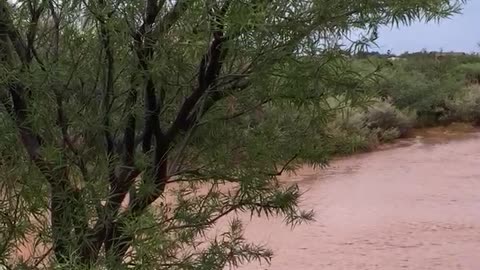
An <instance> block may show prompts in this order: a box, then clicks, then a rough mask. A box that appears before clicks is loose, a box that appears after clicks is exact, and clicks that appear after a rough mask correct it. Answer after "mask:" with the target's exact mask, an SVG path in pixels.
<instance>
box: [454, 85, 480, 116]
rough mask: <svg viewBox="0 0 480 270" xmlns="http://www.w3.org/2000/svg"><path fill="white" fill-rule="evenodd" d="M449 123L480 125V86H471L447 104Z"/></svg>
mask: <svg viewBox="0 0 480 270" xmlns="http://www.w3.org/2000/svg"><path fill="white" fill-rule="evenodd" d="M446 105H447V107H448V110H449V114H448V115H447V117H448V120H449V121H459V122H474V123H476V124H477V125H478V124H480V86H479V85H475V86H470V87H467V88H465V89H464V90H463V91H460V92H459V93H457V94H456V95H455V96H454V97H453V98H452V99H450V100H448V101H447V102H446Z"/></svg>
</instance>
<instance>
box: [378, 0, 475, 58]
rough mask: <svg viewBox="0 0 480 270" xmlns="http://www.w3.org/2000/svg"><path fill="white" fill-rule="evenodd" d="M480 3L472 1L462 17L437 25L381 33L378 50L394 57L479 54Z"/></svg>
mask: <svg viewBox="0 0 480 270" xmlns="http://www.w3.org/2000/svg"><path fill="white" fill-rule="evenodd" d="M479 42H480V0H470V1H469V2H468V3H467V5H466V6H465V7H464V10H463V14H459V15H456V16H453V17H452V18H450V19H447V20H443V21H442V22H440V23H439V24H438V23H429V24H426V23H416V24H413V25H411V26H408V27H407V26H403V27H400V28H399V29H397V28H390V27H386V28H383V29H382V30H381V31H380V32H379V39H378V41H377V44H378V45H379V48H371V49H372V50H378V51H382V52H386V51H387V50H391V51H392V52H393V53H402V52H405V51H410V52H413V51H420V50H422V49H423V48H425V49H427V50H429V51H430V50H440V49H443V51H463V52H480V47H479V46H478V43H479Z"/></svg>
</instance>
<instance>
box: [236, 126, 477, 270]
mask: <svg viewBox="0 0 480 270" xmlns="http://www.w3.org/2000/svg"><path fill="white" fill-rule="evenodd" d="M400 146H403V147H397V148H385V149H383V151H377V152H372V153H366V154H359V155H354V156H352V157H349V158H342V159H339V160H336V161H334V162H333V163H332V164H331V166H330V167H329V168H328V169H324V170H314V169H312V168H309V167H305V168H303V169H301V170H300V171H298V172H297V174H296V175H295V176H285V178H284V179H283V180H284V181H292V180H294V181H297V182H298V184H299V185H300V187H301V188H303V189H304V190H308V192H307V193H306V194H305V196H304V207H305V208H313V209H315V211H316V220H317V221H316V222H314V223H312V224H307V225H301V226H299V227H297V228H295V229H294V230H293V231H291V230H290V228H289V227H287V226H284V225H282V224H281V220H275V219H273V220H270V221H266V220H263V219H253V220H249V219H247V218H245V220H246V222H247V236H248V238H249V239H252V240H253V241H256V242H261V243H264V244H267V245H268V246H270V247H272V248H273V250H274V252H275V257H274V259H273V261H272V264H271V266H268V265H266V264H263V265H258V264H250V265H247V266H245V267H244V268H242V269H249V270H252V269H262V270H263V269H276V270H283V269H289V270H290V269H305V270H314V269H315V270H316V269H332V270H333V269H335V270H337V269H346V270H362V269H365V270H366V269H382V270H385V269H415V270H417V269H438V270H444V269H445V270H447V269H448V270H450V269H472V270H474V269H475V270H476V269H480V258H479V257H478V254H480V214H479V209H480V136H479V134H478V133H469V134H467V133H465V132H464V131H456V130H455V129H448V128H437V129H429V130H422V131H418V132H417V133H416V134H415V138H411V139H407V140H405V141H402V142H400Z"/></svg>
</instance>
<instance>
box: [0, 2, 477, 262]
mask: <svg viewBox="0 0 480 270" xmlns="http://www.w3.org/2000/svg"><path fill="white" fill-rule="evenodd" d="M462 3H463V1H449V0H428V1H425V0H421V1H415V0H409V1H401V2H400V1H373V0H371V1H370V0H369V1H347V0H345V1H329V0H309V1H296V0H295V1H290V0H275V1H236V0H218V1H215V0H212V1H210V0H209V1H196V0H176V1H163V0H146V1H122V0H111V1H110V0H85V1H76V0H71V1H70V0H60V1H57V0H21V1H15V2H8V1H5V0H0V68H1V73H0V101H1V103H2V107H1V109H0V121H1V122H0V125H1V128H0V141H1V143H0V153H1V156H0V174H1V178H0V179H1V184H0V194H1V197H0V198H1V201H0V210H1V212H0V213H1V217H0V221H1V223H0V239H1V240H0V244H1V245H0V258H1V260H2V264H3V265H5V267H8V268H12V269H15V268H19V269H20V268H21V267H24V268H59V269H88V268H91V269H106V268H107V269H126V268H133V269H224V267H226V266H233V267H236V266H238V265H241V264H242V263H245V262H249V261H253V260H260V261H263V260H264V261H269V260H270V258H271V257H272V252H271V251H270V250H269V249H268V248H267V247H264V246H262V245H258V244H256V243H250V242H248V241H247V240H246V239H245V238H244V237H243V228H242V223H241V222H240V221H239V220H237V219H235V218H232V219H231V222H230V224H229V226H227V227H226V228H224V232H223V233H221V234H219V235H216V236H215V237H211V235H210V234H209V229H210V228H211V227H212V226H214V225H215V224H216V223H217V221H218V220H220V219H221V218H226V217H227V216H229V217H232V215H231V214H235V213H242V212H244V213H248V214H252V215H259V216H263V217H267V218H268V217H270V216H273V215H275V216H282V217H283V218H284V220H285V223H286V224H288V225H292V226H294V225H297V224H300V223H302V222H307V221H310V220H312V219H313V213H312V212H311V211H309V210H308V209H301V208H300V207H299V201H300V197H301V192H300V190H299V189H298V187H297V186H296V185H288V184H282V183H279V181H278V176H279V175H282V174H283V173H285V172H287V171H294V170H295V169H296V168H298V166H300V165H302V164H311V165H315V166H325V165H327V164H328V161H329V160H330V158H331V157H333V156H335V155H344V154H350V153H353V152H356V151H361V150H368V149H373V148H374V147H375V146H376V145H377V144H379V143H382V142H389V141H392V140H394V139H396V138H399V137H402V136H408V133H409V131H410V129H411V128H413V127H415V126H422V125H439V124H444V123H448V122H451V121H468V122H479V121H478V120H479V119H478V117H479V116H480V115H478V110H477V109H476V108H477V107H478V102H480V100H478V98H477V96H478V93H477V90H478V87H477V86H476V85H477V84H478V80H477V78H478V76H477V67H478V63H479V61H478V60H477V57H476V56H464V57H444V58H441V59H439V58H438V57H431V55H428V54H426V55H419V56H418V55H416V56H411V57H410V56H405V57H401V60H399V61H392V60H390V59H388V58H385V57H379V56H366V57H365V56H362V57H360V54H359V52H364V51H366V50H368V48H369V46H370V45H371V44H372V42H373V41H374V40H375V39H376V38H377V29H378V27H380V26H382V25H391V24H396V25H402V24H408V23H410V22H412V21H417V20H422V21H432V20H441V19H443V18H446V17H449V16H450V15H452V14H455V13H458V12H460V11H461V4H462ZM353 30H355V31H360V32H361V33H362V34H361V35H360V36H359V38H358V40H353V41H351V42H349V43H348V44H345V43H344V41H345V37H347V36H349V34H350V33H351V32H352V31H353ZM207 236H208V237H207ZM24 244H26V245H30V246H31V248H32V249H34V250H35V253H34V254H31V255H29V256H27V257H23V258H22V257H19V256H18V248H19V247H21V246H23V245H24Z"/></svg>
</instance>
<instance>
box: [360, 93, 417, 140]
mask: <svg viewBox="0 0 480 270" xmlns="http://www.w3.org/2000/svg"><path fill="white" fill-rule="evenodd" d="M364 122H365V125H366V127H367V128H369V129H370V130H379V131H380V132H381V133H382V134H383V133H385V135H386V137H391V136H392V135H393V134H397V137H404V136H406V135H407V133H408V132H409V131H410V129H411V128H412V126H413V125H412V122H413V121H412V118H411V117H409V116H407V115H406V114H405V113H403V112H402V111H400V110H399V109H397V108H395V107H394V106H393V105H392V104H391V103H390V102H387V101H383V102H377V103H375V104H374V105H373V106H371V107H370V108H369V109H368V110H367V111H366V112H365V114H364ZM395 129H396V131H393V130H395Z"/></svg>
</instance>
